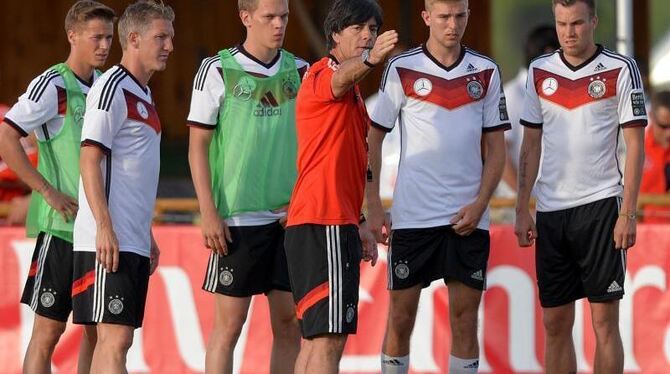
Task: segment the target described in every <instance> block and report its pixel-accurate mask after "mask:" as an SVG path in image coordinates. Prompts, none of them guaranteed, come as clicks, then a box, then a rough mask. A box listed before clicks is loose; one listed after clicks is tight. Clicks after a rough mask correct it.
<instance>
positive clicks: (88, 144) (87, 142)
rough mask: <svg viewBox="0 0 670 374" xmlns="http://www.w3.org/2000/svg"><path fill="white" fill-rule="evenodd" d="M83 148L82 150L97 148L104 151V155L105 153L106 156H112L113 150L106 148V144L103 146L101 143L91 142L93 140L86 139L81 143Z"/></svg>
mask: <svg viewBox="0 0 670 374" xmlns="http://www.w3.org/2000/svg"><path fill="white" fill-rule="evenodd" d="M81 147H82V148H83V147H96V148H98V149H100V150H101V151H102V153H104V154H105V155H106V156H109V155H110V154H112V150H111V149H109V148H107V146H105V145H104V144H102V143H100V142H96V141H95V140H91V139H84V140H83V141H82V142H81Z"/></svg>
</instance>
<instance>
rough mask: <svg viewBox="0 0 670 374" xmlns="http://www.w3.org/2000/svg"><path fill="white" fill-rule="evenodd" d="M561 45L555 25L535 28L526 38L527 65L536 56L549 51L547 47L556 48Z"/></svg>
mask: <svg viewBox="0 0 670 374" xmlns="http://www.w3.org/2000/svg"><path fill="white" fill-rule="evenodd" d="M560 47H561V45H560V44H559V42H558V35H556V27H555V26H549V25H541V26H538V27H536V28H534V29H533V30H531V32H530V33H529V34H528V39H526V51H525V52H526V66H528V65H530V62H531V61H532V60H534V59H535V58H536V57H538V56H541V55H543V54H545V53H547V49H550V50H556V49H559V48H560Z"/></svg>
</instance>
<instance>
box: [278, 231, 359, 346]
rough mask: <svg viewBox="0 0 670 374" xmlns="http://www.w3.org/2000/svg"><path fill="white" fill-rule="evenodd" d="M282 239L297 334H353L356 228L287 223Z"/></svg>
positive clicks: (357, 248)
mask: <svg viewBox="0 0 670 374" xmlns="http://www.w3.org/2000/svg"><path fill="white" fill-rule="evenodd" d="M284 243H285V244H284V246H285V248H286V257H287V259H288V270H289V277H290V279H291V288H292V290H293V300H294V301H295V303H296V314H297V316H298V321H299V322H300V328H301V330H302V336H303V337H304V338H311V337H315V336H318V335H323V334H355V333H356V328H357V324H358V284H359V281H360V262H361V240H360V237H359V236H358V227H356V226H355V225H344V226H323V225H312V224H305V225H298V226H291V227H288V228H287V229H286V240H285V242H284Z"/></svg>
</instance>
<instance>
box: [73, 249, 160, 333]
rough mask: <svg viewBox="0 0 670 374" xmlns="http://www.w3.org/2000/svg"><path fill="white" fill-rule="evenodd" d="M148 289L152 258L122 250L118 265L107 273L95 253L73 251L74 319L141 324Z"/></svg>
mask: <svg viewBox="0 0 670 374" xmlns="http://www.w3.org/2000/svg"><path fill="white" fill-rule="evenodd" d="M148 288H149V258H148V257H144V256H140V255H138V254H136V253H132V252H120V253H119V267H118V269H117V271H116V272H115V273H108V272H107V271H105V269H104V268H103V267H102V265H100V264H99V263H97V261H96V259H95V252H82V251H76V252H74V282H73V283H72V322H74V323H76V324H80V325H93V324H96V323H111V324H118V325H127V326H133V327H135V328H139V327H142V320H143V319H144V306H145V304H146V300H147V289H148Z"/></svg>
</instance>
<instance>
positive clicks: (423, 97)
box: [371, 46, 510, 230]
mask: <svg viewBox="0 0 670 374" xmlns="http://www.w3.org/2000/svg"><path fill="white" fill-rule="evenodd" d="M500 80H501V79H500V71H499V69H498V66H497V65H496V64H495V62H494V61H493V60H491V59H490V58H488V57H486V56H483V55H480V54H479V53H477V52H474V51H472V50H471V49H468V48H465V47H463V48H462V54H461V56H460V57H459V59H458V60H457V61H456V62H455V63H454V64H453V65H452V66H448V67H447V66H444V65H442V64H441V63H440V62H439V61H438V60H437V59H436V58H435V57H433V56H432V55H431V54H430V52H429V51H428V50H427V48H425V46H422V47H418V48H415V49H411V50H409V51H407V52H405V53H403V54H400V55H398V56H396V57H394V58H392V59H391V60H390V61H389V63H388V66H387V68H386V71H385V72H384V75H383V77H382V82H381V86H380V89H379V98H378V101H377V106H376V107H375V110H374V112H373V113H372V115H371V119H372V121H373V125H374V126H376V127H379V128H381V129H382V130H385V131H390V130H391V129H392V128H393V126H394V124H395V122H396V119H398V123H399V126H400V139H401V140H400V143H401V153H400V163H399V166H398V178H397V180H396V187H395V191H394V194H393V207H392V209H391V217H392V220H393V229H403V228H425V227H435V226H442V225H448V224H449V221H450V220H451V219H452V218H453V217H454V216H455V215H456V213H458V211H459V210H460V209H461V208H463V207H464V206H466V205H467V204H470V203H472V202H474V201H475V200H476V199H477V196H478V194H479V188H480V184H481V179H482V170H483V161H482V145H481V143H482V133H483V132H487V131H498V130H506V129H509V127H510V125H509V120H508V116H507V109H506V107H505V95H504V94H503V91H502V88H501V82H500ZM477 227H478V228H481V229H484V230H488V227H489V214H488V209H487V210H486V212H485V213H484V215H483V216H482V219H481V220H480V222H479V224H478V226H477Z"/></svg>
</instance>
